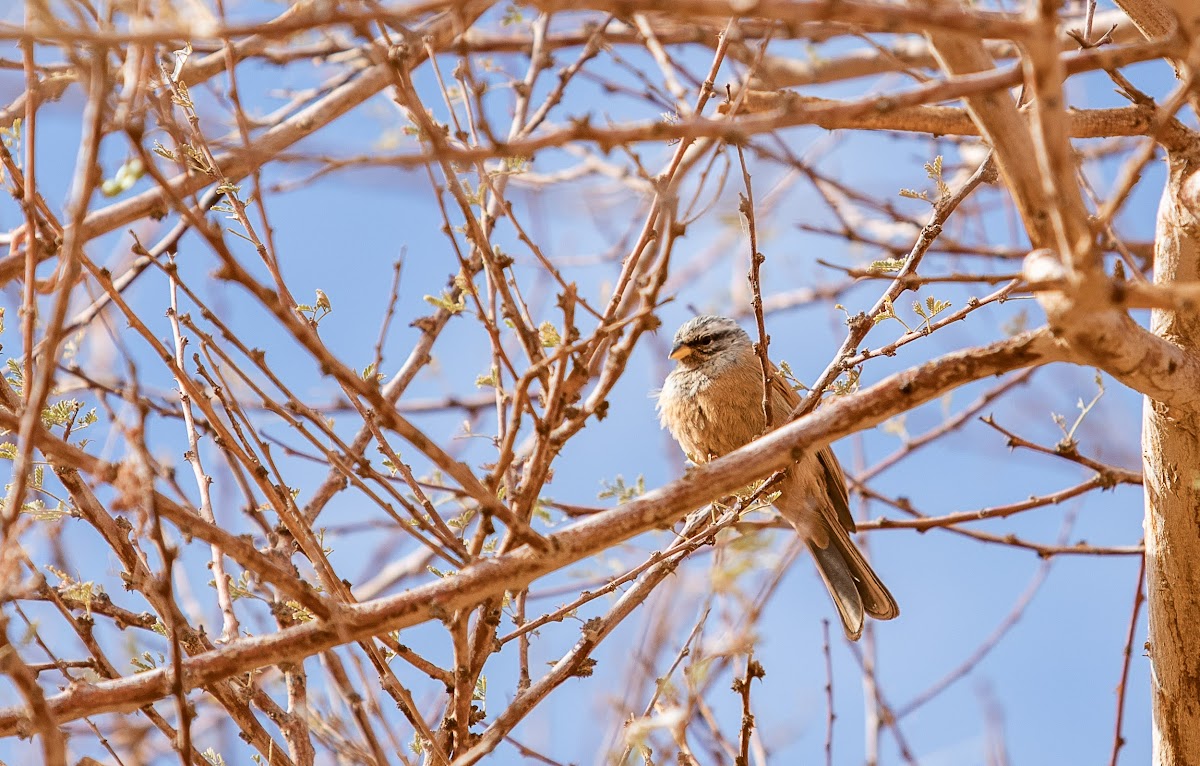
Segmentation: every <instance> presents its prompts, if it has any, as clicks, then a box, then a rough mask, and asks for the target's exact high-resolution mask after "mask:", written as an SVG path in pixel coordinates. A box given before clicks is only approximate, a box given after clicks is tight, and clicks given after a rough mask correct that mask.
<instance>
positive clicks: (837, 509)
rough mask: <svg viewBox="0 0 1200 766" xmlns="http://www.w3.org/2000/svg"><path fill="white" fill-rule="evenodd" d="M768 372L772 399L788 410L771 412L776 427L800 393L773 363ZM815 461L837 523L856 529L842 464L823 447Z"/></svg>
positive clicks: (849, 528) (796, 403) (849, 529)
mask: <svg viewBox="0 0 1200 766" xmlns="http://www.w3.org/2000/svg"><path fill="white" fill-rule="evenodd" d="M770 373H771V383H770V385H771V389H772V399H773V400H774V401H780V400H781V399H782V400H783V401H785V402H787V406H788V412H772V413H771V420H772V421H773V422H774V424H775V427H776V428H778V427H779V426H781V425H783V424H784V423H785V422H786V420H787V416H788V414H789V412H790V411H791V410H794V409H796V408H797V407H799V406H800V394H798V393H797V392H796V391H795V390H794V389H793V388H792V387H791V386H790V385H788V382H787V379H786V378H784V377H783V374H782V373H780V372H779V370H777V369H775V365H771V367H770ZM817 462H819V463H820V464H821V469H822V473H824V479H825V493H826V495H828V497H829V504H830V506H832V509H833V512H834V513H835V514H836V516H837V520H838V523H840V524H841V525H842V527H843V528H844V529H845V530H846V531H847V532H854V531H856V530H857V527H856V526H855V524H854V517H853V516H852V515H851V514H850V494H849V493H848V492H847V491H846V476H845V474H843V473H842V466H841V464H839V463H838V460H837V457H835V456H834V454H833V450H831V449H830V448H829V447H823V448H822V449H821V450H819V451H818V452H817Z"/></svg>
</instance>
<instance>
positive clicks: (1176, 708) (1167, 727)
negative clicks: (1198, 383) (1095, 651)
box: [1142, 150, 1200, 766]
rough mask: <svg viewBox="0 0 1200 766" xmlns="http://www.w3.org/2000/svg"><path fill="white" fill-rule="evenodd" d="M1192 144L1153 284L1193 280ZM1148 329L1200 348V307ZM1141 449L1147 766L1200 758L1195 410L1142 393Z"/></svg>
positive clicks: (1195, 175)
mask: <svg viewBox="0 0 1200 766" xmlns="http://www.w3.org/2000/svg"><path fill="white" fill-rule="evenodd" d="M1198 200H1200V150H1193V151H1191V152H1174V153H1172V154H1171V156H1170V158H1169V178H1168V181H1167V185H1166V189H1165V190H1164V191H1163V197H1162V202H1161V204H1160V206H1159V211H1158V228H1157V235H1156V237H1155V267H1154V280H1155V282H1157V283H1162V284H1166V283H1171V282H1176V281H1193V280H1197V279H1200V217H1198V216H1197V211H1198V210H1200V205H1198V204H1197V201H1198ZM1151 329H1152V330H1153V331H1154V332H1155V333H1156V334H1157V335H1159V336H1160V337H1162V338H1164V339H1166V340H1168V341H1170V342H1172V343H1175V344H1177V345H1179V346H1180V347H1181V348H1183V349H1185V350H1186V351H1189V352H1191V353H1193V354H1200V310H1195V309H1194V310H1191V311H1160V310H1156V311H1154V312H1153V314H1152V315H1151ZM1142 451H1143V464H1144V472H1145V490H1146V492H1145V496H1146V520H1145V532H1146V580H1147V581H1146V592H1147V601H1148V605H1149V606H1148V608H1149V615H1150V641H1149V650H1150V661H1151V667H1152V673H1151V683H1152V686H1153V688H1152V690H1151V694H1152V698H1153V712H1154V763H1155V764H1157V765H1158V766H1183V765H1184V764H1200V413H1196V412H1187V411H1181V410H1180V409H1179V408H1170V407H1167V406H1165V405H1163V404H1161V403H1160V402H1157V401H1154V400H1152V399H1149V398H1147V399H1146V401H1145V406H1144V410H1143V423H1142Z"/></svg>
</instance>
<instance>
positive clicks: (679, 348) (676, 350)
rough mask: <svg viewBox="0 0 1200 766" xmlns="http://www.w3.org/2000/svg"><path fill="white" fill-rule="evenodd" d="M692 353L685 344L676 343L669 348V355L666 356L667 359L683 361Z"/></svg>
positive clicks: (690, 348) (689, 347)
mask: <svg viewBox="0 0 1200 766" xmlns="http://www.w3.org/2000/svg"><path fill="white" fill-rule="evenodd" d="M691 353H692V347H691V346H689V345H687V344H685V343H676V344H675V345H674V346H672V347H671V353H670V354H668V355H667V358H668V359H677V360H678V359H683V358H684V357H685V356H688V355H689V354H691Z"/></svg>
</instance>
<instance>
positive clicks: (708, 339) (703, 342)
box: [696, 335, 713, 346]
mask: <svg viewBox="0 0 1200 766" xmlns="http://www.w3.org/2000/svg"><path fill="white" fill-rule="evenodd" d="M712 342H713V337H712V336H711V335H705V336H704V337H702V338H698V339H697V340H696V345H697V346H708V345H710V344H711V343H712Z"/></svg>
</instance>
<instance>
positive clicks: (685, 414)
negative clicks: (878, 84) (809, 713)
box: [657, 315, 900, 641]
mask: <svg viewBox="0 0 1200 766" xmlns="http://www.w3.org/2000/svg"><path fill="white" fill-rule="evenodd" d="M669 356H670V358H671V359H673V360H675V362H676V366H675V369H674V370H672V371H671V373H670V374H669V375H667V379H666V381H665V382H664V383H663V387H662V389H661V390H660V391H659V393H658V402H657V410H658V416H659V422H660V423H661V425H662V426H663V427H665V428H666V429H667V430H668V431H670V433H671V436H672V437H674V439H675V441H676V442H678V443H679V446H680V447H682V448H683V451H684V454H686V455H687V457H688V459H689V460H691V461H692V462H693V463H696V464H700V463H707V462H708V461H710V460H714V459H716V458H718V457H721V456H722V455H726V454H728V453H730V452H733V451H734V450H736V449H738V448H739V447H742V446H744V445H746V444H748V443H750V442H751V441H754V440H755V439H757V438H758V437H759V436H761V435H763V433H765V432H766V430H767V427H766V426H767V419H766V413H765V412H764V411H763V383H764V375H763V369H762V364H761V362H760V361H759V357H758V354H757V353H756V351H755V348H754V343H753V342H752V341H751V340H750V336H749V335H748V334H747V333H746V331H745V330H743V329H742V328H741V327H740V326H739V325H738V323H737V322H735V321H734V320H733V319H730V318H729V317H724V316H711V315H705V316H698V317H695V318H694V319H690V320H688V321H687V322H686V323H684V324H683V326H681V327H680V328H679V330H678V331H677V332H676V333H675V338H674V342H673V344H672V346H671V353H670V355H669ZM766 378H767V380H768V381H769V383H768V384H767V386H768V390H769V392H770V403H771V419H772V421H773V422H772V428H777V427H779V426H780V425H783V424H784V423H786V422H787V419H788V415H789V414H790V413H791V412H792V410H794V409H795V408H796V407H797V406H798V405H799V404H800V396H799V394H797V393H796V391H795V390H793V388H792V387H791V386H790V385H789V384H788V382H787V381H786V380H785V379H784V377H783V376H782V375H781V374H780V373H779V371H778V370H777V369H776V368H775V366H774V365H771V364H770V363H769V362H768V369H767V376H766ZM776 488H777V489H778V491H779V495H778V497H777V498H776V499H775V500H774V502H773V504H774V506H775V509H776V510H777V511H778V512H779V514H780V515H781V516H783V518H784V519H786V520H787V521H788V523H789V524H791V526H792V527H793V528H794V529H795V531H796V532H797V534H799V535H800V537H801V538H802V539H803V540H804V542H805V543H806V544H807V546H808V549H809V551H810V552H811V553H812V557H813V561H814V562H815V564H816V567H817V572H818V573H820V575H821V579H822V580H823V581H824V583H825V587H826V588H828V590H829V595H830V596H831V597H832V598H833V603H834V606H835V607H836V608H837V612H838V616H839V617H841V621H842V627H843V628H844V629H845V632H846V637H847V638H849V639H850V640H851V641H857V640H858V639H859V637H860V636H861V635H862V629H863V622H864V615H870V616H871V617H874V618H875V619H878V620H891V619H893V618H895V617H897V616H899V614H900V608H899V606H897V604H896V599H895V598H893V597H892V594H891V592H889V591H888V589H887V587H886V586H885V585H884V584H883V581H882V580H880V579H879V576H878V575H877V574H875V571H874V570H873V569H871V566H870V564H868V563H867V560H866V559H865V558H864V557H863V555H862V552H861V551H859V549H858V547H857V546H855V544H854V541H853V540H852V539H851V538H850V534H851V533H853V532H854V531H855V525H854V518H853V517H852V516H851V515H850V504H849V495H848V494H847V491H846V477H845V475H844V474H843V473H842V467H841V465H840V464H839V463H838V461H837V458H836V457H835V456H834V454H833V451H832V450H831V449H830V448H829V447H824V448H822V449H820V450H816V451H810V452H806V453H805V454H804V456H803V457H801V458H800V459H799V460H798V461H797V462H795V463H793V464H792V465H791V466H789V467H788V469H787V470H786V471H785V473H784V475H783V477H782V479H781V481H780V482H779V484H777V485H776Z"/></svg>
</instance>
